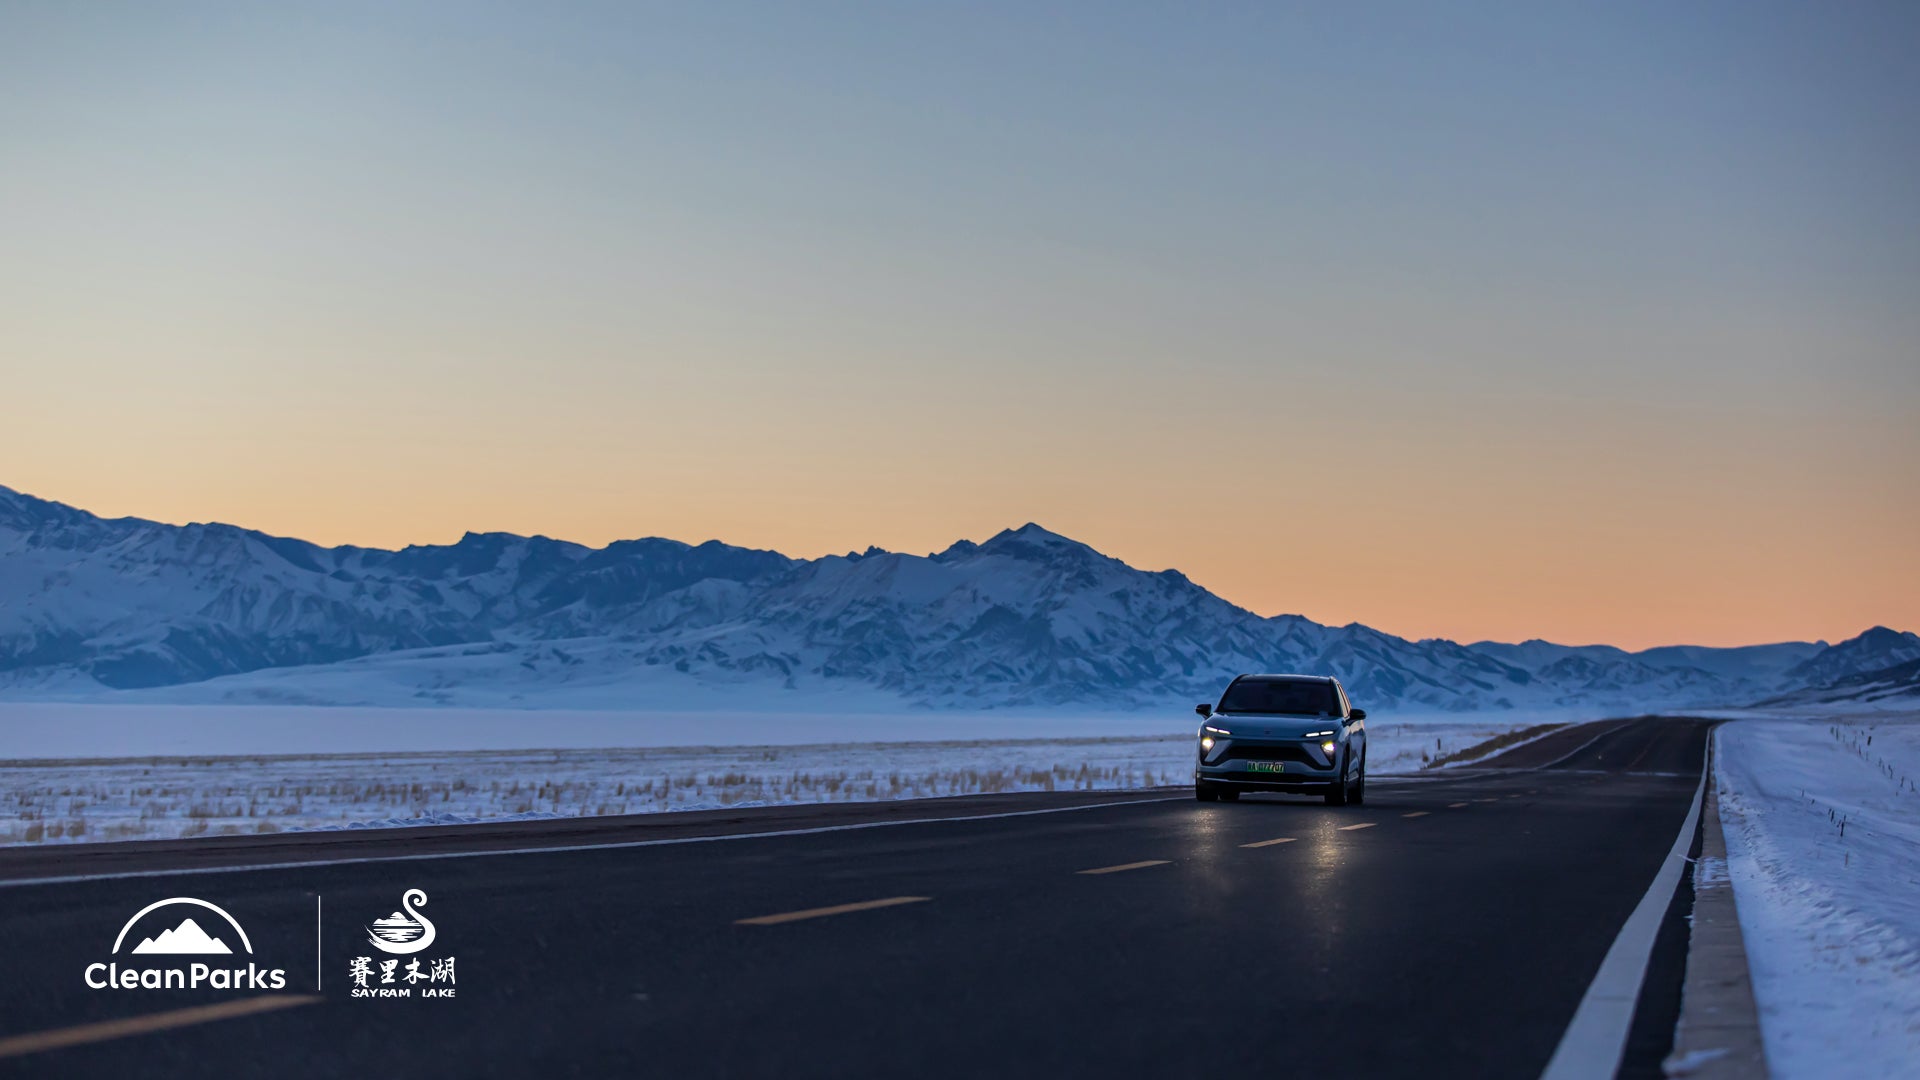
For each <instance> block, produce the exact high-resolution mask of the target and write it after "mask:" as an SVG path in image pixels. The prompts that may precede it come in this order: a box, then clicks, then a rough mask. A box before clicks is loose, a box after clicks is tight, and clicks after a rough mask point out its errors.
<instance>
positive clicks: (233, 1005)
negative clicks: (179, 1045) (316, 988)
mask: <svg viewBox="0 0 1920 1080" xmlns="http://www.w3.org/2000/svg"><path fill="white" fill-rule="evenodd" d="M320 1000H321V999H320V998H319V997H316V996H314V995H312V994H270V995H266V996H263V997H250V998H240V999H239V1000H237V1001H223V1002H220V1003H219V1004H218V1005H195V1006H193V1007H192V1008H190V1009H171V1010H168V1011H167V1012H158V1013H148V1014H147V1015H145V1016H130V1017H127V1018H126V1019H124V1020H102V1021H100V1022H99V1023H97V1024H80V1025H79V1026H77V1027H66V1028H55V1029H53V1030H52V1031H36V1032H33V1033H32V1034H30V1035H14V1036H11V1037H8V1038H5V1039H0V1058H10V1057H20V1056H21V1055H23V1054H38V1053H42V1052H44V1051H47V1050H60V1049H63V1048H65V1047H69V1046H84V1045H86V1044H87V1043H97V1042H106V1041H107V1040H108V1039H124V1038H126V1037H128V1036H129V1035H150V1034H152V1033H154V1032H156V1031H170V1030H172V1029H173V1028H183V1027H191V1026H193V1025H194V1024H205V1023H210V1022H212V1021H214V1020H231V1019H233V1018H234V1017H237V1016H252V1015H253V1014H255V1013H264V1012H273V1011H274V1010H276V1009H291V1008H293V1007H294V1006H296V1005H312V1004H314V1003H315V1002H318V1001H320Z"/></svg>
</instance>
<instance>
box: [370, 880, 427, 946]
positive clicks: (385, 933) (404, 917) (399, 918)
mask: <svg viewBox="0 0 1920 1080" xmlns="http://www.w3.org/2000/svg"><path fill="white" fill-rule="evenodd" d="M400 906H401V907H402V908H403V909H405V910H402V911H396V912H394V913H393V914H391V915H389V916H387V917H386V918H384V919H375V920H373V925H371V926H369V927H367V941H368V942H369V943H370V944H372V945H373V947H374V948H376V949H379V950H380V951H381V952H386V953H395V954H398V955H400V956H408V955H411V954H413V953H417V952H421V951H423V950H425V949H426V948H427V947H428V946H429V945H432V944H433V935H434V929H433V923H432V922H430V921H429V920H428V919H427V917H426V916H425V915H422V914H420V911H419V909H420V908H423V907H426V906H427V894H426V893H425V892H423V891H421V890H419V889H408V890H407V891H406V892H404V893H402V894H401V896H400Z"/></svg>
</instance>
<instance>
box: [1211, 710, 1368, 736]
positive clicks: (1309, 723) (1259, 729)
mask: <svg viewBox="0 0 1920 1080" xmlns="http://www.w3.org/2000/svg"><path fill="white" fill-rule="evenodd" d="M1207 722H1208V723H1209V724H1212V725H1213V726H1214V727H1220V728H1226V729H1227V730H1228V731H1230V732H1232V733H1233V734H1232V736H1231V737H1232V738H1235V739H1304V738H1306V736H1307V733H1308V732H1309V731H1332V732H1336V733H1337V732H1338V731H1339V730H1340V721H1339V720H1338V719H1337V718H1335V717H1332V716H1265V715H1262V714H1260V713H1214V714H1213V718H1212V719H1211V720H1209V721H1207Z"/></svg>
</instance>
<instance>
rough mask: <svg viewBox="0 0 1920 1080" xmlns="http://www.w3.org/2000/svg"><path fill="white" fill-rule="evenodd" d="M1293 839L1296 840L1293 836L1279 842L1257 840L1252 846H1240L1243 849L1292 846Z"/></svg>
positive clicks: (1283, 838)
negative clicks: (1277, 845)
mask: <svg viewBox="0 0 1920 1080" xmlns="http://www.w3.org/2000/svg"><path fill="white" fill-rule="evenodd" d="M1293 839H1294V838H1293V837H1291V836H1283V837H1281V838H1280V839H1278V840H1256V841H1254V842H1253V843H1251V844H1241V845H1240V846H1241V847H1272V846H1273V845H1275V844H1291V843H1293Z"/></svg>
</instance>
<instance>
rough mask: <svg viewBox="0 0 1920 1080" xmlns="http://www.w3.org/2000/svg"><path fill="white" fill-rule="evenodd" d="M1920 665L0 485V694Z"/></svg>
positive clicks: (1879, 631)
mask: <svg viewBox="0 0 1920 1080" xmlns="http://www.w3.org/2000/svg"><path fill="white" fill-rule="evenodd" d="M1915 659H1920V636H1916V635H1914V634H1912V633H1900V632H1895V631H1892V630H1887V629H1884V628H1875V629H1873V630H1870V631H1868V632H1867V633H1865V634H1862V635H1861V636H1860V637H1857V638H1854V639H1852V640H1849V641H1846V642H1842V643H1840V644H1838V645H1827V644H1825V643H1804V642H1792V643H1784V644H1777V645H1760V646H1751V647H1747V648H1737V649H1712V648H1702V647H1692V646H1675V647H1668V648H1660V649H1649V650H1645V651H1642V652H1637V653H1630V652H1626V651H1623V650H1620V649H1615V648H1611V647H1608V646H1578V647H1570V646H1562V645H1554V644H1550V643H1547V642H1542V641H1530V642H1526V643H1524V644H1519V645H1507V644H1499V643H1494V642H1481V643H1478V644H1473V645H1462V644H1457V643H1455V642H1452V641H1445V640H1439V639H1429V640H1423V641H1411V640H1408V639H1406V638H1400V637H1395V636H1393V635H1391V634H1386V633H1382V632H1380V631H1378V630H1374V629H1371V628H1369V627H1366V626H1361V625H1359V624H1357V623H1355V624H1350V625H1347V626H1339V627H1335V626H1325V625H1321V624H1319V623H1316V622H1313V621H1311V620H1308V619H1305V618H1301V617H1299V616H1294V615H1281V616H1275V617H1271V618H1269V617H1263V616H1260V615H1256V614H1254V613H1252V612H1250V611H1247V610H1245V609H1243V608H1239V607H1236V606H1234V605H1233V604H1231V603H1228V602H1227V601H1225V600H1223V599H1221V598H1220V597H1218V596H1215V595H1214V594H1212V593H1210V592H1208V591H1207V590H1205V589H1203V588H1201V587H1200V586H1198V585H1195V584H1194V583H1193V582H1191V581H1189V580H1187V578H1186V577H1184V576H1183V575H1181V574H1180V573H1179V572H1177V571H1173V570H1165V571H1160V572H1157V573H1155V572H1147V571H1142V570H1136V569H1134V568H1133V567H1130V566H1128V565H1126V564H1125V563H1122V562H1120V561H1119V560H1117V559H1113V558H1109V557H1107V556H1105V555H1102V554H1101V553H1099V552H1098V551H1095V550H1094V549H1092V548H1090V547H1088V546H1087V545H1085V544H1082V543H1079V542H1077V541H1074V540H1070V539H1068V538H1066V537H1064V536H1059V535H1057V534H1055V533H1051V532H1048V531H1047V530H1045V529H1042V528H1040V527H1039V526H1038V525H1026V526H1024V527H1022V528H1019V529H1010V530H1008V531H1006V532H1002V533H1000V534H999V535H997V536H995V537H993V538H992V539H991V540H988V541H986V542H985V543H980V544H975V543H972V542H969V541H965V540H963V541H960V542H958V543H956V544H954V545H953V546H952V547H949V548H948V549H946V550H945V551H942V552H939V553H937V554H932V555H926V556H917V555H906V554H900V553H896V552H887V551H880V550H878V549H869V550H868V551H866V552H865V553H863V554H849V555H845V556H829V557H826V558H820V559H812V560H803V559H792V558H788V557H786V556H784V555H780V554H778V553H776V552H770V551H756V550H750V549H746V548H737V547H730V546H728V545H725V544H721V543H718V542H709V543H705V544H701V545H698V546H690V545H687V544H683V543H679V542H677V541H673V540H662V539H645V540H629V541H621V542H618V543H614V544H611V545H608V546H607V547H604V548H597V549H596V548H588V547H584V546H581V545H578V544H570V543H566V542H563V541H557V540H550V539H547V538H545V537H537V536H536V537H522V536H513V535H508V534H502V533H469V534H467V535H466V536H464V537H462V538H461V540H460V541H459V542H458V543H455V544H449V545H433V546H416V547H409V548H406V549H404V550H401V551H382V550H375V549H368V548H356V547H335V548H327V547H320V546H318V545H315V544H310V543H307V542H305V541H301V540H292V539H286V538H282V537H275V536H268V535H266V534H264V533H260V532H255V531H253V530H249V529H243V528H238V527H235V526H231V525H218V524H211V525H198V524H196V525H186V526H175V525H165V524H160V523H157V522H152V521H144V520H141V519H137V518H118V519H111V520H109V519H103V518H99V517H96V516H94V515H92V514H89V513H87V512H85V511H82V510H78V509H75V508H73V507H70V506H65V505H62V504H60V503H56V502H50V501H47V500H43V499H37V498H34V497H32V496H28V495H23V494H21V493H19V492H15V491H13V490H11V489H8V488H5V487H0V697H7V698H15V699H20V698H77V699H101V698H104V699H112V700H128V699H131V700H193V701H207V700H222V701H289V702H312V703H337V704H354V703H378V704H399V703H408V702H418V703H423V704H433V703H461V704H576V703H578V704H594V705H599V706H612V705H619V704H625V705H630V706H635V707H638V706H643V705H646V704H648V703H649V701H650V700H651V699H653V698H654V697H657V696H658V695H661V694H663V693H678V694H680V695H681V696H682V697H684V696H685V695H686V694H687V693H688V692H689V691H691V692H695V693H698V692H700V691H701V690H702V689H703V688H713V689H715V690H721V689H725V688H733V689H740V688H746V689H748V690H753V691H756V692H757V691H761V690H764V691H769V692H782V691H799V692H803V693H807V692H811V693H823V692H824V693H826V694H829V695H831V694H832V693H836V692H843V691H844V692H849V693H855V694H860V695H866V696H867V697H869V698H872V697H874V696H875V695H878V696H880V697H884V698H890V699H892V700H895V701H900V702H905V703H912V704H918V705H929V706H936V707H988V706H1050V705H1080V704H1085V705H1094V706H1100V707H1135V706H1164V705H1166V704H1167V703H1169V702H1173V703H1178V704H1185V703H1190V702H1192V701H1199V700H1203V699H1207V698H1210V697H1213V696H1214V695H1216V694H1217V693H1218V692H1219V689H1220V687H1221V686H1222V684H1223V683H1224V681H1225V680H1226V679H1228V678H1230V677H1231V676H1232V675H1234V674H1235V673H1238V672H1243V671H1304V672H1332V673H1335V674H1337V675H1339V676H1340V677H1341V678H1342V679H1343V680H1344V681H1345V683H1346V685H1347V686H1348V688H1349V691H1350V692H1351V693H1352V695H1353V697H1354V698H1355V700H1356V701H1357V702H1359V703H1361V704H1364V705H1366V706H1368V707H1370V708H1386V707H1392V706H1402V707H1409V708H1424V709H1487V708H1507V707H1530V708H1542V707H1584V706H1596V707H1601V706H1604V707H1609V708H1611V707H1621V708H1656V707H1673V706H1692V707H1700V706H1710V705H1717V706H1736V705H1744V704H1748V703H1751V702H1755V701H1758V700H1760V699H1763V698H1773V697H1780V696H1782V695H1792V694H1800V695H1806V694H1815V695H1817V694H1818V693H1820V692H1822V691H1823V689H1824V688H1827V687H1833V686H1836V685H1840V684H1848V685H1853V684H1849V683H1848V680H1856V682H1857V678H1856V677H1860V676H1865V675H1868V674H1870V673H1873V672H1878V671H1881V670H1883V669H1891V668H1894V667H1897V666H1899V665H1902V664H1906V663H1908V662H1910V661H1913V660H1915Z"/></svg>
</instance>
